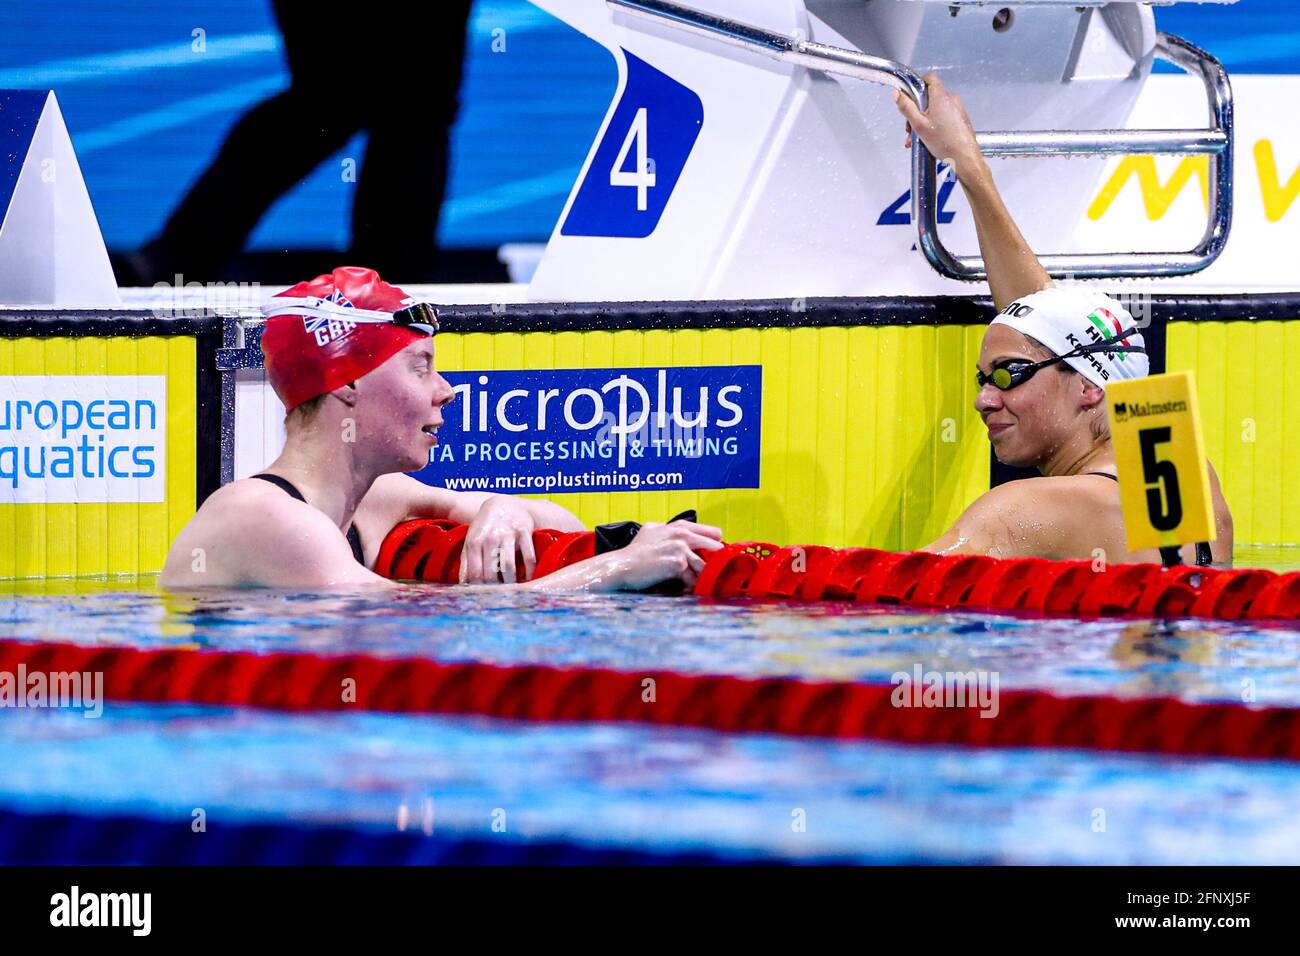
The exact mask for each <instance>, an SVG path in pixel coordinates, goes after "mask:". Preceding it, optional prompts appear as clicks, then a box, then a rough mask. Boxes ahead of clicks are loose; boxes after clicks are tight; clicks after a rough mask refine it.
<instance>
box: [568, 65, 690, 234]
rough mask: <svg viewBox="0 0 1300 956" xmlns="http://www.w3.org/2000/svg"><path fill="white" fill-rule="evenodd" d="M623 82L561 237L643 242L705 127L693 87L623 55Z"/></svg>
mask: <svg viewBox="0 0 1300 956" xmlns="http://www.w3.org/2000/svg"><path fill="white" fill-rule="evenodd" d="M623 55H624V57H625V58H626V61H627V83H626V84H625V85H624V87H623V95H622V97H621V98H620V99H619V101H618V106H617V107H615V109H614V115H613V117H611V118H610V121H609V125H608V126H606V127H605V135H604V136H603V137H602V138H601V141H600V145H599V146H597V147H596V155H595V156H594V157H592V160H591V165H590V166H588V167H587V174H586V176H585V177H583V180H582V183H581V184H580V185H579V186H578V194H577V196H575V197H574V200H573V205H572V206H571V207H570V208H569V214H568V216H566V217H565V219H564V224H563V225H562V226H561V227H560V234H561V235H563V236H617V237H623V238H629V239H644V238H645V237H646V236H648V235H650V233H652V232H654V231H655V227H656V226H658V225H659V219H660V217H661V216H663V213H664V209H665V208H666V207H667V205H668V199H669V197H671V196H672V194H673V189H674V187H676V185H677V180H678V179H679V178H681V175H682V170H683V169H685V168H686V159H687V157H688V156H690V154H691V150H692V149H693V148H694V146H695V141H696V139H698V138H699V135H700V129H701V127H702V126H703V125H704V104H703V103H702V102H701V101H700V98H699V96H698V95H697V94H696V93H695V92H694V91H693V90H691V89H688V88H687V87H685V86H683V85H682V84H681V83H678V82H677V81H676V80H674V79H673V78H672V77H671V76H668V75H667V74H666V73H663V72H661V71H659V70H656V69H655V68H654V67H653V66H651V65H650V64H648V63H646V62H645V61H644V60H641V59H639V58H638V57H635V56H633V55H632V54H631V53H628V52H627V51H626V50H624V51H623Z"/></svg>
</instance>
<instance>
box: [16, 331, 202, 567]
mask: <svg viewBox="0 0 1300 956" xmlns="http://www.w3.org/2000/svg"><path fill="white" fill-rule="evenodd" d="M0 375H165V376H166V377H167V458H166V462H167V464H166V467H167V475H166V482H167V485H166V487H167V492H166V500H165V501H162V502H157V503H144V504H134V503H133V504H107V503H105V504H71V503H69V504H0V579H3V578H33V577H72V576H84V575H102V574H139V573H149V572H156V571H159V570H161V568H162V563H163V560H164V559H165V558H166V556H167V549H168V547H169V546H170V544H171V541H172V539H173V538H174V537H175V536H176V534H177V533H178V532H179V531H180V530H181V528H183V527H184V526H185V522H187V521H188V520H189V519H190V517H191V516H192V515H193V514H194V511H195V508H196V503H195V495H196V491H195V483H196V462H195V455H196V440H195V415H196V408H195V401H196V398H195V396H196V387H195V386H196V383H195V342H194V339H193V338H189V337H182V336H167V337H140V338H131V337H126V336H123V337H86V338H77V339H71V338H12V339H10V338H0Z"/></svg>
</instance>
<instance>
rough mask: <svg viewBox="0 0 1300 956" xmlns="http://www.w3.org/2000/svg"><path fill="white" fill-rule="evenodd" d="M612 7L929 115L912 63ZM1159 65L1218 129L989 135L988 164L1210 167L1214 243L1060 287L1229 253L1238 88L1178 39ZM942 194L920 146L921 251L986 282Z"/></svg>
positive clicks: (1102, 262)
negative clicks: (1196, 83)
mask: <svg viewBox="0 0 1300 956" xmlns="http://www.w3.org/2000/svg"><path fill="white" fill-rule="evenodd" d="M605 2H606V3H608V4H609V5H610V6H611V7H614V8H615V9H618V10H623V11H626V12H627V13H630V14H633V15H635V16H638V17H642V18H644V19H647V20H651V21H653V22H656V23H661V24H665V25H668V26H671V27H674V28H676V29H680V30H683V31H685V32H688V33H692V34H695V35H698V36H706V37H709V38H712V39H714V40H718V41H721V42H723V43H727V44H730V45H732V46H738V47H742V48H744V49H747V50H750V51H753V52H755V53H761V54H763V55H765V56H770V57H772V58H773V59H776V60H780V61H781V62H783V63H790V64H794V65H796V66H802V67H805V68H807V69H810V70H818V71H820V72H822V73H835V74H838V75H840V76H849V77H853V78H855V79H860V80H869V81H871V82H873V83H882V84H884V85H886V86H890V87H893V88H895V89H898V90H902V91H903V92H904V93H905V94H907V95H908V96H910V97H911V98H912V99H913V101H915V103H916V105H917V106H918V107H919V108H920V109H922V110H925V109H927V108H928V106H929V104H928V98H927V96H926V90H925V83H924V81H923V80H922V79H921V77H920V76H919V75H918V74H917V72H916V71H915V70H913V69H912V68H911V67H909V66H907V65H906V64H904V63H899V62H897V61H895V60H888V59H885V58H883V57H878V56H871V55H869V54H866V53H859V52H858V51H856V50H845V49H842V48H840V47H833V46H827V45H826V44H823V43H814V42H812V41H810V40H801V39H799V38H798V37H790V36H785V35H783V34H779V33H772V32H770V31H768V30H763V29H761V28H759V27H754V26H750V25H748V24H745V23H740V22H738V21H735V20H729V19H726V18H724V17H718V16H714V15H713V14H709V13H702V12H700V11H698V10H692V9H691V8H689V7H685V6H683V5H681V4H680V3H673V2H671V0H605ZM1153 53H1154V55H1155V56H1156V57H1157V58H1159V59H1162V60H1165V61H1167V62H1169V63H1172V64H1174V65H1175V66H1178V67H1180V68H1181V69H1182V70H1184V71H1185V72H1187V73H1190V74H1192V75H1193V76H1197V77H1199V78H1200V79H1201V82H1202V83H1203V84H1204V85H1205V92H1206V97H1207V99H1208V101H1209V107H1210V117H1211V123H1212V125H1211V126H1210V127H1209V128H1207V129H1169V130H1094V131H1088V130H1042V131H1025V132H997V133H980V134H978V136H977V139H978V141H979V145H980V149H981V150H983V152H984V154H985V155H986V156H1099V155H1105V156H1113V155H1135V154H1136V155H1147V154H1151V153H1160V154H1178V155H1208V156H1209V157H1210V175H1209V186H1210V193H1209V200H1210V215H1209V222H1208V224H1207V225H1206V229H1205V234H1204V235H1203V236H1202V238H1201V241H1200V243H1199V244H1198V245H1197V246H1196V248H1195V249H1192V250H1191V251H1189V252H1107V253H1092V254H1077V255H1048V256H1039V259H1040V261H1041V262H1042V264H1043V268H1044V269H1046V270H1047V272H1048V273H1049V274H1050V275H1052V276H1055V277H1058V278H1061V277H1073V278H1137V277H1145V276H1178V275H1189V274H1191V273H1193V272H1200V271H1201V270H1202V269H1204V268H1206V267H1207V266H1209V265H1210V263H1212V262H1214V260H1215V259H1217V258H1218V257H1219V254H1220V253H1221V252H1223V247H1224V245H1225V244H1226V243H1227V241H1228V233H1229V231H1230V230H1231V228H1232V155H1233V136H1232V126H1233V108H1232V86H1231V84H1230V83H1229V82H1228V74H1227V72H1226V71H1225V70H1224V69H1223V66H1222V64H1220V63H1219V61H1218V60H1216V59H1215V58H1214V57H1212V56H1210V54H1208V53H1206V52H1205V51H1204V50H1201V49H1199V48H1197V47H1195V46H1193V45H1192V44H1190V43H1188V42H1187V41H1186V40H1183V39H1181V38H1179V37H1175V36H1170V35H1168V34H1165V33H1161V34H1158V35H1157V39H1156V46H1155V49H1154V51H1153ZM937 197H938V184H937V176H936V172H935V163H934V156H932V155H931V153H930V151H929V150H928V149H926V147H925V144H924V143H922V142H921V138H920V137H919V136H914V137H912V221H913V222H914V223H916V229H917V242H918V244H919V245H920V248H921V251H922V252H923V253H924V254H925V258H926V259H927V260H928V261H929V263H930V265H931V266H933V267H934V269H935V271H937V272H939V273H940V274H941V275H944V276H947V277H948V278H950V279H966V280H970V281H979V280H983V279H985V278H987V274H986V272H985V270H984V260H983V259H981V258H980V257H979V256H955V255H953V254H952V253H951V252H949V251H948V249H947V247H945V246H944V244H943V241H942V240H941V239H940V238H939V228H938V222H937V216H936V213H937V211H938V198H937Z"/></svg>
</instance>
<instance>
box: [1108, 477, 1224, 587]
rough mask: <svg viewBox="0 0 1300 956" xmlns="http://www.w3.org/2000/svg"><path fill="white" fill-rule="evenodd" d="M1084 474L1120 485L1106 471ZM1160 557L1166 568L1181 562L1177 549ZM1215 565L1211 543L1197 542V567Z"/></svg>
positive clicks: (1167, 550)
mask: <svg viewBox="0 0 1300 956" xmlns="http://www.w3.org/2000/svg"><path fill="white" fill-rule="evenodd" d="M1084 474H1085V475H1096V476H1097V477H1098V478H1109V479H1110V480H1111V481H1113V482H1115V483H1116V484H1118V483H1119V478H1118V477H1116V476H1115V475H1108V474H1107V473H1106V472H1104V471H1085V472H1084ZM1160 557H1161V559H1162V560H1163V562H1164V565H1165V567H1176V566H1177V565H1178V562H1179V560H1180V558H1179V555H1178V549H1177V548H1161V549H1160ZM1213 563H1214V552H1213V551H1211V550H1210V544H1209V542H1208V541H1198V542H1196V566H1197V567H1198V568H1207V567H1209V566H1210V565H1211V564H1213Z"/></svg>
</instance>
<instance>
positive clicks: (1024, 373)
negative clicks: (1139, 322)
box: [975, 326, 1146, 392]
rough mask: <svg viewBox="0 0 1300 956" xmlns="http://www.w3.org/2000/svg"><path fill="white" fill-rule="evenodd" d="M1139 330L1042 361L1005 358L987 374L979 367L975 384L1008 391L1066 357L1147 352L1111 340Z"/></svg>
mask: <svg viewBox="0 0 1300 956" xmlns="http://www.w3.org/2000/svg"><path fill="white" fill-rule="evenodd" d="M1135 332H1137V326H1134V327H1133V328H1131V329H1125V330H1124V331H1123V332H1121V333H1119V335H1117V336H1115V339H1114V340H1111V339H1108V340H1107V341H1105V342H1095V343H1093V344H1092V345H1080V346H1079V347H1078V348H1074V349H1071V350H1070V351H1068V352H1066V353H1065V354H1064V355H1054V356H1052V357H1051V358H1049V359H1046V360H1044V361H1042V362H1026V361H1025V360H1024V359H1003V360H1002V361H1001V362H997V363H996V364H994V366H993V371H991V372H989V373H988V374H987V375H985V374H984V373H983V372H981V371H980V370H979V369H978V368H977V369H976V370H975V384H976V385H977V386H979V387H980V388H983V387H984V386H985V385H992V386H993V387H994V388H996V389H998V390H999V391H1002V392H1008V391H1010V390H1011V389H1013V388H1015V387H1016V386H1017V385H1023V384H1024V383H1025V382H1027V381H1029V380H1030V379H1031V378H1033V377H1034V375H1035V374H1037V372H1038V371H1039V370H1040V369H1044V368H1047V367H1048V366H1049V365H1055V364H1056V363H1057V362H1064V361H1065V360H1066V359H1072V358H1079V357H1081V356H1084V355H1092V354H1094V353H1096V352H1108V353H1109V352H1145V351H1146V347H1145V346H1142V345H1112V344H1111V342H1112V341H1115V340H1118V339H1126V338H1128V337H1129V336H1130V335H1133V334H1134V333H1135Z"/></svg>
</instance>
